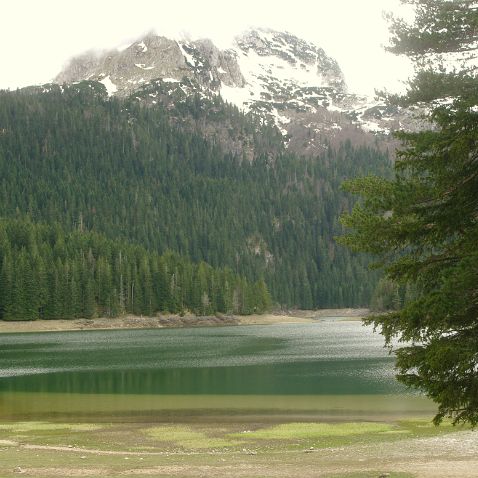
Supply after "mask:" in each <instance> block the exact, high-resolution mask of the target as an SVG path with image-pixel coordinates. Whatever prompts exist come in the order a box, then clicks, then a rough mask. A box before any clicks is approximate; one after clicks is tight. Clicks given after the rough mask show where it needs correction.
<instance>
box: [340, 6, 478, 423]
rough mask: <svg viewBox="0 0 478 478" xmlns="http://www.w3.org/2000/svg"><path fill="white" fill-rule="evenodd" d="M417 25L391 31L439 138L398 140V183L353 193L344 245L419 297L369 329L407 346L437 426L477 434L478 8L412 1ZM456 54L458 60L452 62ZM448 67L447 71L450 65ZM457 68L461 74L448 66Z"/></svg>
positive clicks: (368, 184) (404, 366)
mask: <svg viewBox="0 0 478 478" xmlns="http://www.w3.org/2000/svg"><path fill="white" fill-rule="evenodd" d="M406 3H410V4H413V5H414V6H415V7H416V12H417V14H416V18H415V21H414V23H413V24H410V25H409V24H407V23H405V22H403V21H401V20H393V24H392V34H393V36H392V46H391V48H390V49H391V50H392V51H393V52H395V53H399V54H405V55H408V56H410V57H411V58H413V59H415V60H417V61H418V62H419V63H418V68H419V69H418V73H417V75H416V76H415V78H413V79H412V80H411V82H410V83H409V90H408V93H407V94H406V95H404V96H402V97H397V96H390V97H389V100H390V101H393V102H395V103H397V104H401V105H410V104H414V103H417V102H426V103H428V106H429V109H430V114H429V117H428V119H429V122H430V123H429V124H430V127H429V128H427V129H425V130H423V131H420V132H417V133H405V132H402V133H400V134H399V135H398V136H399V138H400V139H401V140H402V141H403V143H404V146H403V147H402V148H401V149H400V150H399V151H398V153H397V156H398V158H397V162H396V165H395V178H394V179H392V180H385V179H381V178H377V177H368V178H362V179H359V180H356V181H353V182H351V183H349V184H348V186H347V187H348V190H349V191H351V192H356V193H360V194H361V195H362V197H363V203H362V204H361V205H358V206H356V207H355V208H354V210H353V212H352V214H351V215H347V216H345V217H344V218H343V222H344V223H345V225H346V226H348V227H350V228H352V229H353V231H352V232H351V233H350V234H349V235H348V237H346V238H345V239H344V241H343V242H345V243H346V244H348V245H349V246H351V247H352V248H353V249H355V250H361V251H366V252H370V253H373V254H377V255H378V256H379V257H380V260H381V264H383V265H384V266H385V270H386V272H387V275H388V277H389V278H390V279H392V280H393V281H396V282H398V283H399V284H400V285H401V286H402V287H404V288H409V290H411V289H413V290H414V294H413V295H412V296H411V297H410V296H409V297H408V298H407V301H406V302H405V305H404V307H403V308H402V309H401V310H399V311H397V312H393V313H390V314H385V315H381V316H378V317H374V318H372V319H371V320H370V322H373V323H374V324H375V326H377V327H379V328H381V330H382V332H383V334H384V335H385V338H386V340H387V343H389V344H390V343H391V340H392V338H394V337H398V338H400V339H402V340H404V341H407V342H408V343H409V345H408V346H403V347H400V348H397V350H396V351H395V352H396V354H397V367H398V370H399V375H398V378H399V379H400V380H401V381H403V382H404V383H406V384H408V385H411V386H414V387H417V388H419V389H421V390H423V391H424V392H425V393H426V394H427V395H428V396H429V397H431V398H432V399H433V400H435V401H436V402H437V403H438V406H439V409H438V413H437V415H436V417H435V423H439V422H440V421H441V420H442V419H443V418H444V417H446V416H450V417H452V418H453V419H454V421H455V422H458V421H468V422H470V423H471V424H473V425H476V424H477V423H478V393H477V391H478V373H477V371H478V370H477V366H478V365H477V356H478V300H477V298H478V249H477V241H478V194H477V191H478V78H477V62H476V59H477V55H478V49H477V46H476V45H477V38H478V5H477V4H476V2H475V1H470V0H457V1H445V0H436V1H433V2H431V1H429V0H408V1H407V2H406ZM449 54H453V55H452V58H451V59H450V56H449ZM447 62H448V63H447ZM450 62H451V65H450Z"/></svg>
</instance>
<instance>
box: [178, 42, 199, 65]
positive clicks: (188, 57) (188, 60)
mask: <svg viewBox="0 0 478 478" xmlns="http://www.w3.org/2000/svg"><path fill="white" fill-rule="evenodd" d="M178 46H179V48H180V49H181V52H182V54H183V56H184V58H185V59H186V63H188V64H189V65H191V66H198V65H197V62H196V59H195V58H194V57H193V56H192V55H191V54H190V53H188V52H187V51H186V49H185V48H184V43H180V42H178ZM186 46H189V45H186Z"/></svg>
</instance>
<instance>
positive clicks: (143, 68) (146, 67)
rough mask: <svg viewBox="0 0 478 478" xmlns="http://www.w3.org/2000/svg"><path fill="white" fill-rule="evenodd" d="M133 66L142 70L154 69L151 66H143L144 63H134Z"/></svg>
mask: <svg viewBox="0 0 478 478" xmlns="http://www.w3.org/2000/svg"><path fill="white" fill-rule="evenodd" d="M134 66H137V67H138V68H141V69H142V70H153V69H154V65H153V66H145V64H144V63H135V64H134Z"/></svg>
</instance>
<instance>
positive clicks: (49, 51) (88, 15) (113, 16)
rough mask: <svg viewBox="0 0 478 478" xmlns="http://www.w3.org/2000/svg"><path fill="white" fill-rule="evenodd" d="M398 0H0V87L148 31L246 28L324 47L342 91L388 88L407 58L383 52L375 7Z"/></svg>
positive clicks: (46, 75)
mask: <svg viewBox="0 0 478 478" xmlns="http://www.w3.org/2000/svg"><path fill="white" fill-rule="evenodd" d="M399 8H400V4H399V0H360V1H359V0H287V1H283V0H242V1H241V0H234V1H231V2H229V1H227V0H222V1H217V0H167V1H163V0H128V1H123V0H75V1H71V0H41V1H39V0H12V1H5V2H3V3H2V20H3V21H2V26H1V28H0V58H1V65H2V66H1V73H0V88H10V89H15V88H17V87H21V86H25V85H30V84H37V83H45V82H48V81H50V80H51V79H52V78H53V77H54V76H55V75H56V74H57V73H58V72H59V71H60V70H61V68H62V66H63V65H64V64H65V63H67V62H68V59H69V58H70V57H71V56H73V55H76V54H79V53H82V52H84V51H86V50H90V49H98V50H101V49H107V48H113V47H115V46H119V45H122V44H125V43H127V42H128V41H129V40H134V39H136V38H138V37H139V36H141V35H142V34H144V33H146V32H149V31H156V32H157V33H158V34H161V35H165V36H170V37H171V36H174V37H178V36H179V35H184V36H190V37H191V38H192V39H195V38H198V37H209V38H211V39H212V40H214V41H215V42H216V43H217V44H218V46H221V47H227V46H228V45H229V44H230V42H231V40H232V38H233V36H234V35H236V34H238V33H240V32H241V31H243V30H245V29H246V28H248V27H251V26H262V27H269V28H274V29H278V30H287V31H290V32H291V33H294V34H296V35H297V36H300V37H302V38H304V39H306V40H310V41H313V42H314V43H316V44H317V45H318V46H321V47H322V48H324V50H325V51H326V53H328V54H329V55H331V56H333V57H334V58H336V60H337V61H338V62H339V64H340V66H341V67H342V70H343V71H344V74H345V77H346V81H347V84H348V85H349V90H350V91H352V92H358V93H373V90H374V88H382V87H387V88H388V89H391V90H396V89H397V88H399V87H400V85H401V83H400V82H402V81H404V80H406V79H407V78H408V76H410V67H409V65H408V62H407V60H405V59H403V58H399V57H395V56H394V55H391V54H389V53H386V52H384V50H383V45H384V44H386V43H387V40H388V29H387V24H386V22H385V20H384V19H383V17H382V12H383V11H384V10H385V11H394V12H397V11H400V10H399Z"/></svg>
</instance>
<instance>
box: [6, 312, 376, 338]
mask: <svg viewBox="0 0 478 478" xmlns="http://www.w3.org/2000/svg"><path fill="white" fill-rule="evenodd" d="M368 314H369V311H368V309H320V310H294V311H287V312H283V313H266V314H253V315H218V316H196V315H185V316H183V317H181V316H179V315H158V316H155V317H141V316H134V315H125V316H122V317H114V318H107V317H99V318H95V319H56V320H32V321H21V320H19V321H0V334H3V333H27V332H61V331H74V330H123V329H157V328H181V327H220V326H241V325H242V326H243V325H274V324H297V323H312V322H317V321H320V320H322V319H325V318H340V319H342V320H344V319H345V320H359V319H360V318H361V317H365V316H367V315H368Z"/></svg>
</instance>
